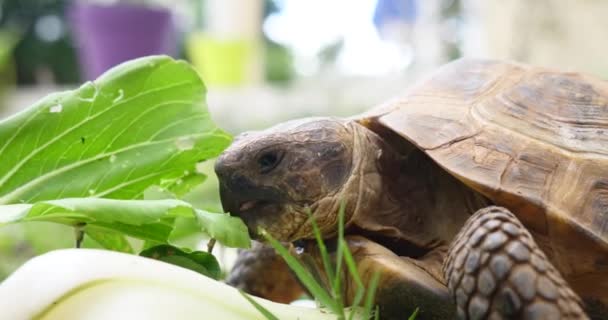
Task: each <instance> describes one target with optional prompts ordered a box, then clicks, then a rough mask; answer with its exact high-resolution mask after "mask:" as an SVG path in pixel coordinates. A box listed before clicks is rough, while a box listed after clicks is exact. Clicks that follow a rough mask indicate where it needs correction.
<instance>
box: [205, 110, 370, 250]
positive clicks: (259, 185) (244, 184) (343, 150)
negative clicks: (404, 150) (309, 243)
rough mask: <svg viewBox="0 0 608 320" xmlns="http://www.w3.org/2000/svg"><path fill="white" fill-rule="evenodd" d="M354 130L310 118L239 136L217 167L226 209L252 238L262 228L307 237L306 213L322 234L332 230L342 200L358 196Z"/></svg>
mask: <svg viewBox="0 0 608 320" xmlns="http://www.w3.org/2000/svg"><path fill="white" fill-rule="evenodd" d="M357 126H358V125H357V124H356V123H353V122H347V121H344V120H338V119H333V118H310V119H303V120H295V121H290V122H286V123H283V124H280V125H277V126H274V127H271V128H269V129H266V130H264V131H258V132H250V133H244V134H242V135H240V136H238V137H237V138H236V139H235V142H234V143H233V144H232V145H231V146H230V147H229V148H228V149H227V150H226V151H224V153H223V154H222V155H221V156H220V157H219V158H218V160H217V162H216V165H215V171H216V173H217V176H218V178H219V181H220V196H221V201H222V205H223V207H224V210H225V211H227V212H230V213H231V214H233V215H236V216H239V217H241V218H242V219H243V221H244V222H245V224H246V225H247V227H248V228H249V231H250V233H251V235H252V236H253V237H254V238H259V236H258V232H259V230H260V228H262V229H264V230H266V231H267V232H268V233H269V234H271V235H272V236H273V237H275V238H276V239H278V240H281V241H294V240H298V239H302V238H310V237H312V236H313V234H312V229H311V225H310V223H309V221H308V215H309V213H312V215H313V216H314V218H315V220H316V222H317V224H318V225H319V227H320V228H321V230H322V232H323V233H324V234H325V235H327V234H330V233H333V232H335V230H336V224H337V223H336V222H337V220H338V217H337V215H338V208H339V206H340V203H341V201H345V202H346V203H355V202H356V200H355V198H357V197H358V194H357V192H356V190H355V186H354V183H352V180H353V179H352V173H353V171H354V170H356V169H357V166H358V164H359V162H360V160H359V156H358V154H359V153H357V152H355V149H356V144H357V143H356V140H357V139H358V138H357V136H358V135H356V134H355V131H356V130H357ZM357 188H358V183H357ZM345 211H346V219H347V220H346V221H348V219H349V211H348V210H345Z"/></svg>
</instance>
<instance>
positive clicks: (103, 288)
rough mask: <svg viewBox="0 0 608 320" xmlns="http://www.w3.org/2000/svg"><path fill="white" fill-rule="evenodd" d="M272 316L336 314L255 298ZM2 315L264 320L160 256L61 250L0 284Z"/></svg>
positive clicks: (16, 319)
mask: <svg viewBox="0 0 608 320" xmlns="http://www.w3.org/2000/svg"><path fill="white" fill-rule="evenodd" d="M254 299H255V300H256V301H257V302H259V303H260V304H261V305H263V306H264V307H265V308H267V309H268V310H269V311H270V312H272V313H273V314H274V315H275V316H276V317H277V318H279V319H310V320H317V319H319V320H321V319H335V315H332V314H328V313H325V312H322V311H320V310H318V309H311V308H302V307H296V306H290V305H284V304H279V303H274V302H270V301H267V300H264V299H259V298H254ZM0 318H1V319H12V320H20V319H24V320H25V319H28V320H29V319H44V320H51V319H52V320H55V319H57V320H70V319H79V320H81V319H84V320H102V319H103V320H106V319H113V320H122V319H125V320H126V319H129V320H133V319H146V320H156V319H197V320H200V319H223V320H231V319H265V318H264V316H263V315H262V314H260V313H259V312H258V311H257V310H256V309H255V308H254V307H253V306H252V305H251V304H250V303H249V302H248V301H247V300H245V298H244V297H243V296H241V294H240V293H239V292H238V291H237V290H236V289H234V288H232V287H230V286H227V285H225V284H223V283H221V282H218V281H214V280H212V279H210V278H207V277H204V276H201V275H200V274H198V273H195V272H193V271H190V270H187V269H183V268H180V267H177V266H174V265H170V264H167V263H164V262H160V261H156V260H152V259H148V258H143V257H138V256H134V255H128V254H123V253H118V252H111V251H103V250H90V249H67V250H59V251H54V252H50V253H47V254H44V255H42V256H39V257H36V258H33V259H32V260H30V261H29V262H27V263H26V264H24V265H23V266H22V267H21V268H20V269H18V270H17V271H16V272H15V273H13V274H12V275H11V276H10V277H9V278H8V279H6V280H5V281H4V282H3V283H2V284H0Z"/></svg>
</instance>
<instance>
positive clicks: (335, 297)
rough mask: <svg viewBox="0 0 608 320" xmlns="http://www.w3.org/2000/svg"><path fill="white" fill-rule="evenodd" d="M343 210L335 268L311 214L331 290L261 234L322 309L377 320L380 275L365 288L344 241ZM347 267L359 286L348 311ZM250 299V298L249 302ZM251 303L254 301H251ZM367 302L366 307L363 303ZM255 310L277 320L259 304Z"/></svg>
mask: <svg viewBox="0 0 608 320" xmlns="http://www.w3.org/2000/svg"><path fill="white" fill-rule="evenodd" d="M344 208H345V205H344V203H342V204H341V205H340V209H339V211H338V219H339V220H338V223H339V224H338V246H337V250H336V259H335V265H333V264H332V262H331V258H330V255H329V253H328V251H327V246H326V245H325V242H324V241H323V236H322V234H321V230H320V229H319V226H318V225H317V222H316V221H315V219H314V218H313V217H312V215H311V214H310V212H309V219H310V222H311V224H312V227H313V232H314V235H315V239H316V243H317V246H318V248H319V252H320V254H321V260H322V264H323V269H324V271H325V273H326V275H327V279H328V283H329V286H330V287H329V288H325V287H324V285H323V284H322V283H320V281H319V280H317V279H316V278H315V277H314V276H313V274H312V273H311V272H310V271H309V270H308V269H307V268H306V267H305V266H304V265H303V264H302V263H301V262H300V261H298V259H297V258H296V257H294V256H293V255H292V254H291V253H290V252H289V250H288V249H287V248H285V247H284V246H283V245H282V244H281V243H280V242H279V241H277V240H276V239H274V238H273V237H272V236H271V235H270V234H268V233H267V232H264V231H262V235H263V236H264V237H265V238H266V240H267V241H268V243H269V244H270V245H271V246H272V247H273V248H274V249H275V250H276V251H277V252H278V254H279V255H281V257H282V258H283V259H284V260H285V262H286V263H287V265H288V266H289V267H290V268H291V269H292V270H293V272H294V273H295V274H296V276H297V277H298V279H299V280H300V281H301V282H302V284H303V285H304V286H305V287H306V288H307V289H308V291H309V292H310V293H311V294H312V296H313V297H314V299H315V300H316V301H317V302H318V303H320V304H321V306H322V307H325V308H327V309H328V310H329V311H331V312H332V313H334V314H335V315H336V316H337V319H339V320H346V319H349V320H351V319H354V317H355V316H356V315H358V317H357V318H358V319H371V318H372V317H373V318H375V319H378V317H379V313H378V308H374V306H373V302H374V296H375V292H376V289H377V287H378V281H379V278H380V275H379V274H378V273H375V274H374V275H373V276H372V278H371V280H370V283H369V286H368V288H367V289H366V288H365V286H364V284H363V281H362V280H361V277H360V276H359V273H358V271H357V266H356V264H355V260H354V258H353V256H352V253H351V252H350V250H349V249H348V245H347V244H346V241H345V240H344ZM344 266H346V269H347V271H348V272H349V274H350V276H351V277H352V279H353V281H354V283H355V284H356V286H357V291H356V294H355V298H354V301H353V304H352V306H351V308H345V303H344V297H343V296H342V285H343V284H342V277H340V276H339V275H340V274H342V272H341V271H342V268H343V267H344ZM247 300H250V299H247ZM250 302H251V301H250ZM362 302H364V304H363V305H361V303H362ZM254 307H255V308H256V309H258V310H259V311H260V312H261V313H262V314H263V315H264V316H265V317H266V319H269V320H274V319H276V317H275V316H274V315H272V314H271V313H270V312H268V310H265V309H264V308H263V307H262V306H260V305H259V304H257V303H256V304H254Z"/></svg>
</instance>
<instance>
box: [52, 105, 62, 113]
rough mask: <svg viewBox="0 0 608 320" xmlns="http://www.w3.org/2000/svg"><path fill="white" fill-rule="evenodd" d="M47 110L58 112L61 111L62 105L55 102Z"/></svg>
mask: <svg viewBox="0 0 608 320" xmlns="http://www.w3.org/2000/svg"><path fill="white" fill-rule="evenodd" d="M49 111H50V112H51V113H59V112H61V111H63V105H61V103H58V104H56V105H54V106H52V107H51V108H50V109H49Z"/></svg>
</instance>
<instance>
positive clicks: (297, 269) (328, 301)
mask: <svg viewBox="0 0 608 320" xmlns="http://www.w3.org/2000/svg"><path fill="white" fill-rule="evenodd" d="M261 234H262V235H263V236H264V238H266V241H268V243H269V244H270V245H271V246H272V247H273V248H274V249H275V250H276V251H277V253H278V254H279V255H280V256H281V257H282V258H283V260H285V262H286V263H287V265H288V266H289V267H290V268H291V270H292V271H293V272H294V273H295V274H296V276H297V277H298V278H299V279H300V281H302V283H303V284H304V286H305V287H306V288H307V289H308V290H309V291H310V293H311V294H312V295H313V296H314V297H315V299H317V300H318V301H319V302H320V303H321V304H323V305H325V306H326V307H327V308H329V309H330V310H331V311H332V312H334V313H335V314H338V315H339V314H340V313H343V310H342V309H341V308H340V307H339V304H338V303H337V301H335V300H334V299H333V298H332V297H331V296H330V295H329V294H328V293H327V292H326V291H325V290H324V289H323V287H322V286H321V285H319V283H317V281H315V278H314V277H313V276H312V274H310V272H309V271H308V270H306V268H305V267H304V266H302V264H301V263H300V262H299V261H298V260H297V259H296V258H295V257H294V256H292V255H291V254H290V253H289V251H287V249H286V248H285V247H283V245H282V244H281V243H280V242H278V241H277V240H276V239H274V238H273V237H272V236H271V235H270V234H268V233H267V232H266V231H262V232H261Z"/></svg>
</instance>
